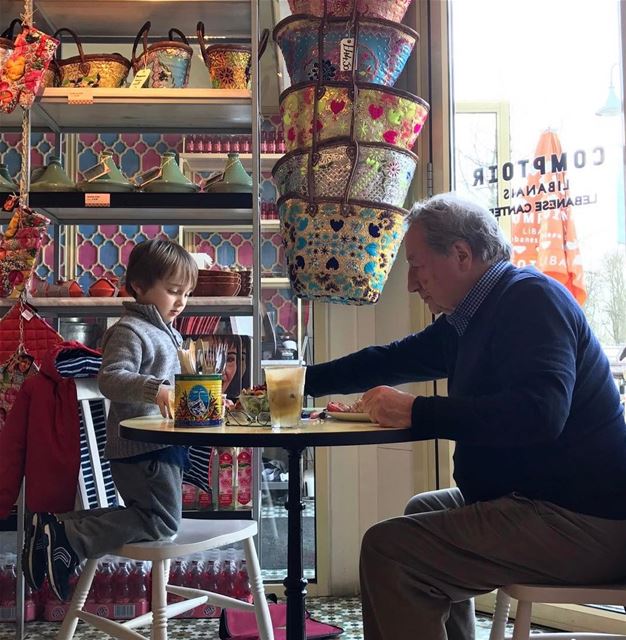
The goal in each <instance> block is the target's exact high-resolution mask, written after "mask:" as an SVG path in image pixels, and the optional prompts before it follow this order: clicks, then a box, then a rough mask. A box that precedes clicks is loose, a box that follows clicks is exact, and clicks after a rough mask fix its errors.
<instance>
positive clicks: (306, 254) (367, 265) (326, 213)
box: [278, 198, 408, 305]
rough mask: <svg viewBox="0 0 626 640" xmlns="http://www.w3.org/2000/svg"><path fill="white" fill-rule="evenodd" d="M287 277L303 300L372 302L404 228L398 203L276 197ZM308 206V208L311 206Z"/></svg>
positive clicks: (344, 302) (389, 266) (390, 263)
mask: <svg viewBox="0 0 626 640" xmlns="http://www.w3.org/2000/svg"><path fill="white" fill-rule="evenodd" d="M278 208H279V212H280V218H281V233H282V235H283V241H284V243H285V255H286V258H287V267H288V270H289V278H290V280H291V285H292V286H293V288H294V290H295V291H296V294H297V295H298V297H300V298H305V299H309V300H323V301H326V302H340V303H343V304H357V305H361V304H372V303H374V302H376V301H377V300H378V298H379V296H380V294H381V292H382V290H383V287H384V285H385V282H386V280H387V276H388V275H389V271H390V270H391V267H392V265H393V262H394V260H395V258H396V255H397V253H398V249H399V248H400V244H401V242H402V238H403V237H404V233H405V231H406V216H407V215H408V212H407V211H406V210H404V209H396V208H394V207H384V206H381V205H377V204H374V203H368V202H361V201H354V200H351V201H349V202H348V203H342V202H338V201H330V200H327V201H323V200H322V201H319V202H318V203H317V207H315V208H312V207H310V206H309V203H308V202H307V201H306V200H301V199H299V198H281V199H280V200H279V201H278ZM312 209H313V210H312Z"/></svg>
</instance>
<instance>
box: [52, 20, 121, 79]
mask: <svg viewBox="0 0 626 640" xmlns="http://www.w3.org/2000/svg"><path fill="white" fill-rule="evenodd" d="M62 33H67V34H69V35H70V36H71V38H72V40H74V44H76V47H77V49H78V55H77V56H72V57H70V58H63V59H61V57H60V55H59V52H60V48H59V49H57V59H56V65H55V66H54V68H53V67H50V69H49V70H48V74H49V72H50V70H52V72H53V73H54V74H55V75H56V79H55V80H54V84H57V85H59V86H61V87H105V88H108V89H115V88H117V87H121V86H122V85H123V84H124V82H125V80H126V77H127V76H128V72H129V71H130V60H128V59H127V58H125V57H124V56H123V55H121V54H119V53H88V54H85V52H84V51H83V46H82V43H81V41H80V38H79V37H78V36H77V35H76V33H74V31H72V30H71V29H68V28H67V27H63V28H61V29H57V31H56V33H55V34H54V37H55V38H57V39H58V37H59V35H60V34H62ZM44 81H45V82H50V79H49V75H48V76H46V78H45V80H44ZM46 86H51V85H46Z"/></svg>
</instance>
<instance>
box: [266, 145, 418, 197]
mask: <svg viewBox="0 0 626 640" xmlns="http://www.w3.org/2000/svg"><path fill="white" fill-rule="evenodd" d="M309 154H310V152H308V151H301V150H298V151H292V152H291V153H288V154H287V155H285V156H283V157H282V158H281V159H280V160H279V161H278V162H277V163H276V166H275V167H274V169H273V171H272V175H273V176H274V179H275V181H276V185H277V187H278V191H279V193H280V195H281V196H286V195H288V194H291V195H295V196H298V197H300V198H307V199H308V198H309V197H311V198H314V199H318V198H342V197H343V196H344V192H345V188H346V184H347V183H348V181H350V174H351V172H352V166H353V164H354V166H355V171H354V176H353V178H352V181H351V186H350V192H349V194H348V197H349V198H351V199H353V200H370V201H373V202H379V203H381V204H384V205H390V206H394V207H401V206H403V205H404V201H405V200H406V195H407V192H408V190H409V187H410V186H411V181H412V180H413V173H414V172H415V166H416V164H417V156H416V155H415V154H413V153H411V152H410V151H402V150H400V149H396V148H394V147H391V146H389V145H386V144H367V145H366V144H359V145H358V146H357V145H351V144H349V143H344V142H331V143H326V144H322V145H319V146H318V148H317V154H314V157H313V158H312V159H311V160H312V162H311V164H312V167H311V171H309V161H310V158H309Z"/></svg>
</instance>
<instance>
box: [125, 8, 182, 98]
mask: <svg viewBox="0 0 626 640" xmlns="http://www.w3.org/2000/svg"><path fill="white" fill-rule="evenodd" d="M150 26H151V23H150V21H148V22H146V23H145V24H144V25H143V26H142V27H141V29H139V33H138V34H137V37H136V38H135V42H134V43H133V53H132V58H131V62H132V65H133V71H134V72H135V75H137V73H138V72H139V71H141V70H142V69H149V70H150V77H149V78H148V81H147V83H146V84H145V85H144V86H147V87H151V88H153V89H183V88H185V87H186V86H187V83H188V82H189V70H190V67H191V59H192V57H193V49H192V48H191V47H190V46H189V42H188V40H187V38H186V37H185V34H184V33H183V32H182V31H180V30H179V29H170V30H169V32H168V38H169V40H160V41H158V42H154V43H152V44H150V45H148V33H149V32H150ZM175 35H177V36H178V37H179V38H180V40H174V36H175ZM140 41H141V42H142V43H143V51H142V52H141V53H140V54H139V55H137V47H138V45H139V42H140Z"/></svg>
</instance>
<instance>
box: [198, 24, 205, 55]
mask: <svg viewBox="0 0 626 640" xmlns="http://www.w3.org/2000/svg"><path fill="white" fill-rule="evenodd" d="M196 34H197V35H198V44H199V45H200V53H201V54H202V59H203V60H204V62H205V63H206V44H205V43H204V22H202V20H198V24H197V25H196Z"/></svg>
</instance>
